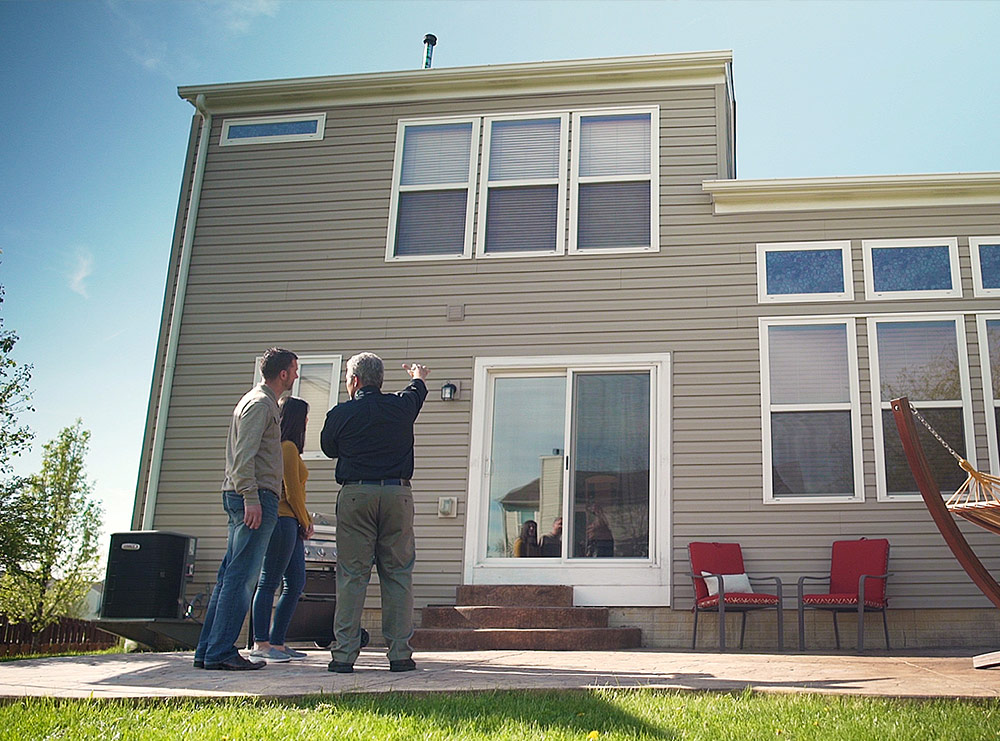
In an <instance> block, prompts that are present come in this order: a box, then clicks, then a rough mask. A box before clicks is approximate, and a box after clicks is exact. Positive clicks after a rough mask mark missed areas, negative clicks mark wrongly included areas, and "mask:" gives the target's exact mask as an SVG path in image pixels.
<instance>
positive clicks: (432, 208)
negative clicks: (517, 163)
mask: <svg viewBox="0 0 1000 741" xmlns="http://www.w3.org/2000/svg"><path fill="white" fill-rule="evenodd" d="M478 146H479V119H478V118H472V119H470V118H464V119H436V120H435V121H434V122H433V123H419V122H412V121H411V122H407V121H400V122H399V125H398V133H397V136H396V159H395V166H394V170H393V190H392V200H391V203H390V207H389V209H390V213H389V236H388V240H387V243H386V259H387V260H393V259H404V258H409V259H421V258H422V259H427V258H433V259H442V258H463V257H470V256H471V255H472V213H473V208H474V206H475V199H474V198H473V190H474V188H473V183H474V181H475V177H476V158H475V156H473V155H474V153H475V152H476V151H477V150H478Z"/></svg>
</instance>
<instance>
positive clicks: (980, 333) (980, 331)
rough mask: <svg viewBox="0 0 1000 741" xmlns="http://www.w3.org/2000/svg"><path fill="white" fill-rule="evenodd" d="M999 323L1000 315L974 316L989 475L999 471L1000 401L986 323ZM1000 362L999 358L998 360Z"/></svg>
mask: <svg viewBox="0 0 1000 741" xmlns="http://www.w3.org/2000/svg"><path fill="white" fill-rule="evenodd" d="M989 321H1000V313H990V314H976V336H977V339H978V341H979V368H980V371H981V372H982V379H983V402H984V405H985V411H986V442H987V446H988V447H989V456H990V473H992V474H993V475H994V476H996V475H998V474H997V472H998V471H1000V450H998V447H1000V445H998V440H997V438H998V435H997V422H996V419H997V416H996V409H997V407H1000V399H998V398H995V397H994V396H993V367H992V363H991V362H990V348H989V342H988V341H987V334H986V322H989ZM998 361H1000V358H998Z"/></svg>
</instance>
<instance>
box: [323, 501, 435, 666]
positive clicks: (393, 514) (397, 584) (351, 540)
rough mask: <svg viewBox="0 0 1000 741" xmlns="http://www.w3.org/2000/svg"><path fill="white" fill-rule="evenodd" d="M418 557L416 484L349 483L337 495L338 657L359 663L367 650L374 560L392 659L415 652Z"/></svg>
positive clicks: (335, 622) (335, 627)
mask: <svg viewBox="0 0 1000 741" xmlns="http://www.w3.org/2000/svg"><path fill="white" fill-rule="evenodd" d="M415 560H416V551H415V548H414V544H413V493H412V492H411V491H410V487H408V486H373V485H361V484H347V485H345V486H344V487H343V488H342V489H341V490H340V494H339V495H338V496H337V611H336V614H335V616H334V619H333V631H334V639H335V640H336V642H337V645H336V647H335V648H334V649H333V651H332V652H331V653H332V654H333V660H334V661H338V662H341V663H345V664H353V663H354V661H355V659H357V658H358V653H359V652H360V651H361V612H362V610H363V609H364V606H365V592H366V591H367V589H368V582H369V580H370V579H371V574H372V565H373V564H374V565H375V566H376V568H377V569H378V578H379V585H380V587H381V590H382V635H383V636H384V637H385V640H386V642H387V643H388V645H389V650H388V657H389V660H390V661H398V660H400V659H408V658H410V656H411V655H412V653H413V650H412V649H411V648H410V644H409V640H410V637H411V636H412V635H413V562H414V561H415Z"/></svg>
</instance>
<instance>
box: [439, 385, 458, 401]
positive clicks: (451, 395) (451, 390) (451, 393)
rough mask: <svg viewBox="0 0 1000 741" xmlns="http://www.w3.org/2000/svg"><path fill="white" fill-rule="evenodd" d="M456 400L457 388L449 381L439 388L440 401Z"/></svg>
mask: <svg viewBox="0 0 1000 741" xmlns="http://www.w3.org/2000/svg"><path fill="white" fill-rule="evenodd" d="M457 398H458V386H456V385H455V384H453V383H452V382H451V381H447V382H445V384H444V386H442V387H441V401H454V400H455V399H457Z"/></svg>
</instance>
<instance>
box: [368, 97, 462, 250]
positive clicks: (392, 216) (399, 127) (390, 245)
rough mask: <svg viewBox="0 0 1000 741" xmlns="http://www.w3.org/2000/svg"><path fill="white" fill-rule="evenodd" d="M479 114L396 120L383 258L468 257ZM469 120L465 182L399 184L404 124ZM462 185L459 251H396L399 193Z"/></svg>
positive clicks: (457, 187)
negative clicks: (462, 231)
mask: <svg viewBox="0 0 1000 741" xmlns="http://www.w3.org/2000/svg"><path fill="white" fill-rule="evenodd" d="M481 120H482V117H481V116H450V117H445V118H407V119H402V118H401V119H399V121H397V123H396V151H395V154H394V156H393V163H392V193H391V196H390V199H389V228H388V230H387V231H388V234H387V236H386V243H385V261H386V262H414V261H417V262H419V261H422V260H424V261H426V260H468V259H469V258H471V257H472V233H473V227H474V224H473V218H474V215H475V209H476V170H477V167H478V164H479V151H480V147H479V127H480V122H481ZM467 123H468V124H472V140H471V144H470V146H469V177H468V180H467V181H465V183H464V184H463V183H457V182H456V183H439V184H434V185H402V186H401V185H400V180H401V178H402V175H403V144H404V141H405V138H406V128H407V127H408V126H437V125H442V126H443V125H448V124H467ZM459 188H465V189H466V202H465V242H464V245H463V248H462V252H461V254H455V255H402V256H400V255H396V254H395V252H396V229H397V227H398V219H397V217H398V215H399V194H400V192H403V193H406V192H408V191H413V192H426V191H432V190H458V189H459Z"/></svg>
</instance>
